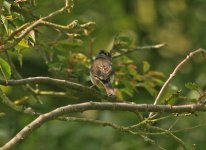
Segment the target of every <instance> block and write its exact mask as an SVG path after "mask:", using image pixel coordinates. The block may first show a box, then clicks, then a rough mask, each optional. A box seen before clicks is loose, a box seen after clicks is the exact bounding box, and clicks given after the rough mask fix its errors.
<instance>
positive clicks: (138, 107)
mask: <svg viewBox="0 0 206 150" xmlns="http://www.w3.org/2000/svg"><path fill="white" fill-rule="evenodd" d="M86 110H111V111H129V112H135V111H143V112H170V113H184V112H189V113H193V112H195V111H205V110H206V106H205V105H201V104H190V105H180V106H168V105H153V104H134V103H110V102H85V103H80V104H74V105H67V106H63V107H59V108H57V109H55V110H53V111H51V112H48V113H45V114H42V115H40V116H39V117H37V118H36V119H35V120H34V121H32V122H31V123H29V124H28V125H27V126H25V127H24V128H23V129H22V130H21V131H20V132H19V133H17V134H16V136H14V137H13V138H12V139H11V140H10V141H9V142H7V143H6V144H5V145H4V146H2V147H0V150H7V149H10V148H12V147H14V146H15V145H16V144H17V143H19V142H20V141H21V140H23V139H24V138H25V137H27V136H28V135H29V134H31V133H32V132H33V131H34V130H35V129H37V128H38V127H40V126H41V125H43V124H44V123H46V122H47V121H50V120H53V119H55V118H57V117H59V116H61V115H64V114H67V113H71V112H83V111H86Z"/></svg>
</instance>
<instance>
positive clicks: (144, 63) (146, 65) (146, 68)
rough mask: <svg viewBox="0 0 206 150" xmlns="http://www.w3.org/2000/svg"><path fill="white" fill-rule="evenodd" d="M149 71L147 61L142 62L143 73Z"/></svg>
mask: <svg viewBox="0 0 206 150" xmlns="http://www.w3.org/2000/svg"><path fill="white" fill-rule="evenodd" d="M149 69H150V64H149V63H148V62H147V61H143V72H144V73H146V72H147V71H149Z"/></svg>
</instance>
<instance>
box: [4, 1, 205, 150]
mask: <svg viewBox="0 0 206 150" xmlns="http://www.w3.org/2000/svg"><path fill="white" fill-rule="evenodd" d="M8 2H11V1H8ZM27 2H28V1H27ZM29 2H30V1H29ZM25 3H26V2H25ZM22 5H23V4H22ZM63 5H64V2H63V1H49V0H36V6H35V7H33V6H32V7H31V8H30V5H29V4H25V6H24V7H25V8H28V9H31V12H32V13H33V15H34V16H37V17H39V16H45V15H48V14H49V13H51V12H52V11H55V10H57V9H59V8H61V7H62V6H63ZM22 7H23V6H22ZM20 14H21V13H20ZM23 17H24V19H23V20H24V22H27V21H29V22H30V21H33V20H34V17H31V14H26V13H23ZM76 19H77V20H79V22H81V23H85V22H88V21H94V22H95V23H96V27H95V28H94V30H93V31H92V33H91V34H90V35H89V36H82V37H80V38H77V39H72V40H71V39H69V38H68V37H67V36H66V35H65V34H59V33H58V32H57V31H55V30H53V29H50V28H47V27H38V28H37V33H36V44H35V46H33V47H32V46H31V47H29V48H22V49H21V52H20V53H19V52H18V53H16V49H17V50H18V48H16V49H14V50H12V51H11V52H10V54H11V56H12V58H13V60H14V63H15V65H16V67H17V69H18V71H19V72H20V73H21V74H22V76H23V77H29V76H50V77H55V78H62V79H67V80H70V81H74V82H78V83H80V84H83V85H86V86H90V85H91V83H90V81H89V71H88V68H89V66H90V64H91V58H92V57H93V56H95V55H96V53H97V52H98V51H99V50H100V49H106V50H108V51H109V50H110V49H111V48H112V44H113V41H114V38H115V37H116V36H117V35H121V36H124V37H129V40H130V45H129V47H131V48H132V47H136V46H146V45H154V44H159V43H166V44H167V46H165V47H162V48H160V49H148V50H142V51H137V52H133V53H130V54H128V55H127V56H123V57H121V58H117V59H115V60H114V68H115V70H116V72H117V75H116V79H115V81H114V86H115V88H116V89H117V90H118V97H119V98H120V99H124V100H128V101H135V102H136V103H153V102H154V97H155V94H157V91H158V90H159V89H160V87H161V85H162V83H163V81H165V80H166V79H167V77H168V76H169V74H170V73H171V72H172V71H173V69H174V67H175V66H176V65H177V64H178V63H179V62H180V61H181V60H182V59H183V58H185V57H186V55H187V54H189V52H190V51H192V50H195V49H197V48H200V47H202V48H206V29H205V27H206V1H205V0H195V1H190V0H167V1H164V0H104V1H97V0H90V1H87V0H74V8H73V10H72V12H71V13H70V14H68V13H62V14H60V15H58V16H56V17H54V18H52V19H49V21H51V22H55V23H58V24H62V25H67V24H68V23H70V22H72V21H73V20H76ZM2 32H3V31H2ZM1 55H2V57H4V56H3V54H1ZM45 55H46V56H45ZM21 57H23V63H22V64H23V65H22V66H21V65H20V64H21V63H20V62H21V61H19V60H20V58H21ZM78 60H79V61H80V62H81V63H80V62H78ZM76 61H77V62H76ZM146 64H148V65H149V70H150V72H147V71H146V72H144V71H142V70H144V69H143V68H144V67H145V66H146ZM67 69H68V70H67ZM69 70H72V71H74V72H69ZM133 70H137V71H138V73H135V75H133V74H132V71H133ZM151 71H153V72H151ZM154 71H155V73H159V76H158V77H154V78H153V77H151V76H150V74H151V73H154ZM127 72H129V73H128V74H127ZM205 72H206V67H205V60H204V59H203V58H202V57H201V56H200V55H199V56H195V57H194V58H192V60H191V61H189V62H188V63H187V64H186V65H185V66H184V67H183V68H182V69H181V71H180V72H178V73H177V75H176V77H175V79H174V80H172V84H171V85H170V88H171V89H169V90H170V92H168V93H169V94H171V90H173V89H174V91H177V90H182V94H183V95H184V96H190V97H192V98H195V96H197V93H195V92H194V91H190V90H188V89H187V88H185V83H187V82H195V83H197V84H198V85H199V86H200V88H201V89H202V90H205V88H206V79H205ZM121 73H122V74H121ZM147 73H148V74H147ZM149 73H150V74H149ZM131 76H132V77H131ZM134 76H135V77H136V78H135V80H134V81H135V83H136V81H137V82H138V83H139V84H138V85H139V86H137V85H136V84H135V85H133V84H132V83H131V81H133V80H130V79H134V78H133V77H134ZM148 81H149V82H148ZM39 87H40V88H41V89H42V90H55V91H62V89H61V87H52V86H51V85H39ZM2 88H3V89H4V90H5V92H6V93H7V95H8V97H9V98H11V100H13V101H15V100H19V99H21V98H22V97H25V96H28V95H29V93H28V92H25V91H23V89H22V88H19V87H7V88H6V87H2ZM102 91H103V92H104V90H102ZM66 92H67V94H68V95H69V96H70V95H73V96H74V98H73V97H69V96H68V97H66V98H65V97H48V96H43V97H40V99H41V100H42V101H43V104H42V105H40V104H36V102H35V100H33V99H32V98H31V99H29V101H27V102H25V104H24V105H25V106H31V107H32V108H34V109H35V110H37V111H38V112H48V111H50V110H52V109H54V108H57V107H59V106H63V105H66V104H68V103H79V102H83V101H90V100H93V99H91V98H90V97H85V95H82V94H79V93H78V92H76V91H70V90H68V91H66ZM77 95H78V98H76V96H77ZM173 103H175V104H178V103H179V102H176V101H175V102H173ZM180 103H187V102H180ZM0 112H4V113H6V115H5V116H2V117H0V122H1V123H0V145H3V144H4V143H5V142H6V141H8V140H9V139H10V138H11V137H12V136H14V135H15V134H16V133H17V132H18V131H19V130H21V129H22V128H23V127H24V126H25V125H26V124H28V123H29V122H30V121H32V120H33V119H34V118H35V117H31V116H28V115H25V114H22V113H17V112H15V111H13V110H11V109H10V108H8V107H7V106H6V105H4V104H1V105H0ZM71 116H79V117H88V118H94V119H101V120H106V121H112V122H114V123H117V124H121V125H125V126H126V125H132V124H134V123H136V122H137V121H138V119H137V117H136V116H135V115H134V114H132V113H125V112H109V111H104V112H97V111H87V112H84V113H81V114H71ZM143 116H146V115H145V114H143ZM205 117H206V115H205V114H204V113H198V115H197V116H194V115H191V116H187V117H172V118H170V119H167V120H165V121H161V122H158V123H157V124H155V125H157V126H160V127H164V128H169V127H170V125H171V124H172V123H173V122H174V121H175V120H176V119H177V118H179V121H178V122H177V124H176V125H175V127H174V129H176V130H178V129H182V128H189V127H192V126H195V125H198V124H205V121H204V118H205ZM204 131H205V127H204V126H203V127H200V128H197V129H196V128H195V129H193V130H189V129H188V130H186V131H182V132H178V133H177V134H176V135H177V136H178V137H180V138H181V139H182V140H183V141H184V142H185V143H186V144H188V145H190V146H192V145H193V144H195V148H196V149H198V150H200V149H204V148H205V147H206V143H205V139H206V135H205V134H204ZM151 138H152V139H154V140H155V141H156V142H157V143H158V144H160V145H161V146H163V147H164V148H166V149H169V150H173V149H181V147H180V145H179V144H178V143H177V142H175V141H174V140H173V139H171V138H170V137H168V136H166V135H164V136H163V135H155V136H151ZM14 149H15V150H43V149H48V150H56V149H61V150H68V149H74V150H79V149H84V150H97V149H100V150H106V149H107V150H113V149H118V150H135V149H144V150H150V149H159V148H158V147H155V146H154V145H151V144H149V143H148V142H146V141H145V140H144V139H143V138H141V137H140V136H138V135H137V136H134V135H130V134H128V133H124V132H121V131H117V130H114V129H112V128H110V127H102V126H97V125H92V124H88V123H78V122H61V121H51V122H49V123H46V124H44V125H43V126H42V127H41V128H39V129H38V130H36V131H34V132H33V133H32V134H31V135H30V136H29V137H28V138H26V139H25V140H23V142H22V143H20V144H19V145H18V146H17V147H15V148H14Z"/></svg>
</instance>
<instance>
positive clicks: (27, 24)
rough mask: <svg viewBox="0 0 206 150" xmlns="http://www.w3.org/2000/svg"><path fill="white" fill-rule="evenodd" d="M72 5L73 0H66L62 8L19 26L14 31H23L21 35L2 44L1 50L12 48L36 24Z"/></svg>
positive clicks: (12, 35) (68, 8)
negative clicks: (10, 41) (12, 40)
mask: <svg viewBox="0 0 206 150" xmlns="http://www.w3.org/2000/svg"><path fill="white" fill-rule="evenodd" d="M72 7H73V1H72V0H66V3H65V6H64V7H62V8H61V9H59V10H56V11H54V12H52V13H50V14H49V15H47V16H45V17H42V18H39V19H38V20H36V21H34V22H32V23H26V24H25V25H22V26H21V27H20V28H18V29H17V30H16V31H14V33H15V34H17V33H19V32H20V31H22V33H21V35H20V36H19V37H18V38H16V39H15V40H14V42H13V43H8V44H4V45H0V50H1V51H5V50H8V49H11V48H13V47H15V46H16V45H17V44H18V43H19V42H20V41H21V40H22V39H23V38H24V37H25V36H26V35H27V34H28V33H29V32H30V31H31V30H32V29H34V28H35V27H36V26H38V25H39V24H41V23H42V21H44V20H46V19H49V18H51V17H53V16H55V15H57V14H59V13H61V12H63V11H65V10H70V9H71V8H72ZM25 27H26V28H25ZM12 37H14V34H11V35H10V37H8V39H11V38H12ZM8 39H7V40H8Z"/></svg>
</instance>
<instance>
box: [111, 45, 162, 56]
mask: <svg viewBox="0 0 206 150" xmlns="http://www.w3.org/2000/svg"><path fill="white" fill-rule="evenodd" d="M165 45H166V44H165V43H161V44H156V45H148V46H140V47H136V48H133V49H129V50H127V51H126V52H123V53H121V54H119V55H116V56H113V57H112V58H113V59H115V58H118V57H120V56H122V55H126V54H128V53H131V52H134V51H139V50H145V49H157V48H161V47H163V46H165Z"/></svg>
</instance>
